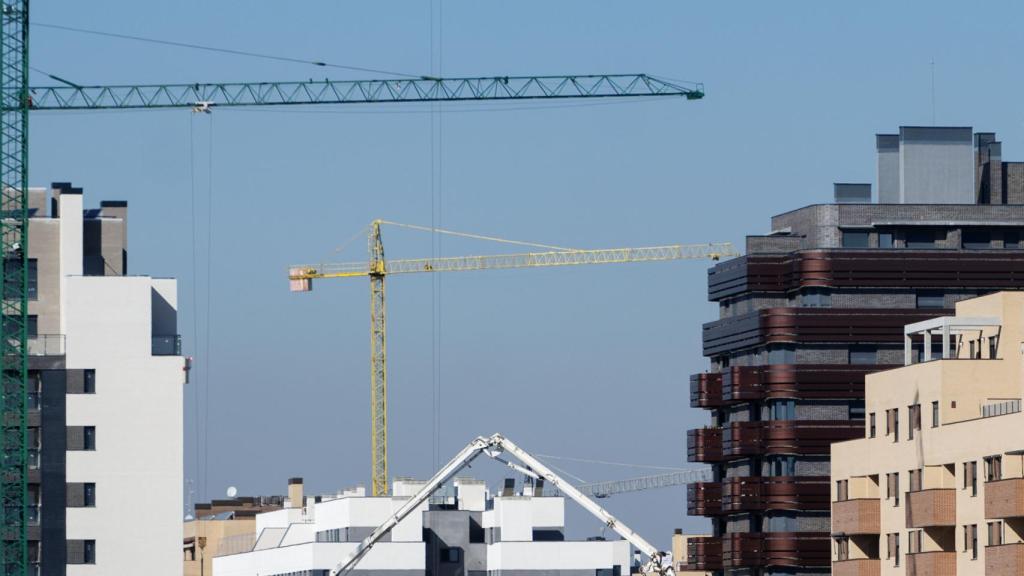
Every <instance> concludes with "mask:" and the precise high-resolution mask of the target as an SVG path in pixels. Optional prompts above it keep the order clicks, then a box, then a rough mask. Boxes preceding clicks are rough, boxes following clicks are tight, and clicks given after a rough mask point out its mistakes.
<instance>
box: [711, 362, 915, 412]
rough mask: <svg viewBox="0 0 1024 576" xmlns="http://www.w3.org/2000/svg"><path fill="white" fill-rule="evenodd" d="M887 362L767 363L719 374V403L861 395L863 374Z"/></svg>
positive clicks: (888, 366) (736, 368)
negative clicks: (720, 390)
mask: <svg viewBox="0 0 1024 576" xmlns="http://www.w3.org/2000/svg"><path fill="white" fill-rule="evenodd" d="M888 368H895V366H890V365H865V366H859V365H846V366H836V365H833V364H799V365H797V364H771V365H765V366H734V367H732V368H730V369H728V370H726V371H725V372H723V373H722V392H721V394H722V402H723V403H725V404H728V403H730V402H739V401H748V400H766V399H767V400H770V399H773V398H813V399H818V398H822V399H825V398H863V397H864V376H865V375H867V374H870V373H872V372H877V371H879V370H886V369H888Z"/></svg>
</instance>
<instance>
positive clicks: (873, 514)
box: [832, 498, 882, 535]
mask: <svg viewBox="0 0 1024 576" xmlns="http://www.w3.org/2000/svg"><path fill="white" fill-rule="evenodd" d="M881 508H882V505H881V501H880V500H879V499H878V498H857V499H855V500H844V501H842V502H833V503H832V533H833V534H848V535H855V534H881V520H880V515H881Z"/></svg>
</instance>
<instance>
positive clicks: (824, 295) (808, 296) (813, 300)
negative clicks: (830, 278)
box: [800, 289, 832, 308]
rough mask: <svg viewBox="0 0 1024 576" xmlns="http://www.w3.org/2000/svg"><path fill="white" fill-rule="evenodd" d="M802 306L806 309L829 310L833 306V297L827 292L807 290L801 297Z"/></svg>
mask: <svg viewBox="0 0 1024 576" xmlns="http://www.w3.org/2000/svg"><path fill="white" fill-rule="evenodd" d="M800 304H801V305H803V306H804V307H805V308H828V307H829V306H831V305H832V295H831V294H829V293H828V292H827V291H825V290H820V289H811V290H806V291H805V292H804V293H803V295H801V296H800Z"/></svg>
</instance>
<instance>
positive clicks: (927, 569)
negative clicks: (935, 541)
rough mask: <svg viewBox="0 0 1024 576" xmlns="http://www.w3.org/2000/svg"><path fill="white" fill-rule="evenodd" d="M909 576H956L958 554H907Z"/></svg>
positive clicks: (943, 552)
mask: <svg viewBox="0 0 1024 576" xmlns="http://www.w3.org/2000/svg"><path fill="white" fill-rule="evenodd" d="M907 576H956V552H945V551H941V552H939V551H937V552H918V553H916V554H907Z"/></svg>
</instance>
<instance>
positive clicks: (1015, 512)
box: [985, 478, 1024, 518]
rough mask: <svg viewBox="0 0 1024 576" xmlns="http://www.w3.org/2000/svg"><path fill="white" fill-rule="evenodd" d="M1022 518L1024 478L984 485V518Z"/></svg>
mask: <svg viewBox="0 0 1024 576" xmlns="http://www.w3.org/2000/svg"><path fill="white" fill-rule="evenodd" d="M1020 517H1024V478H1007V479H1006V480H996V481H994V482H986V483H985V518H1020Z"/></svg>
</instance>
